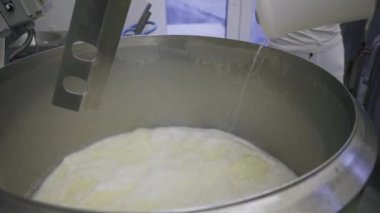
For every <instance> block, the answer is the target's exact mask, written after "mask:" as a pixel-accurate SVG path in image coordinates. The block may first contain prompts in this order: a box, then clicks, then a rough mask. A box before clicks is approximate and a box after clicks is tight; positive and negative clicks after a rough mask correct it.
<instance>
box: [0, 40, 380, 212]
mask: <svg viewBox="0 0 380 213" xmlns="http://www.w3.org/2000/svg"><path fill="white" fill-rule="evenodd" d="M257 50H258V46H256V45H252V44H248V43H244V42H239V41H232V40H225V39H213V38H204V37H187V36H158V37H133V38H127V39H124V40H122V41H121V43H120V47H119V50H118V53H117V56H116V58H115V62H114V63H115V64H114V67H113V70H112V74H111V76H110V79H109V81H108V85H107V90H106V92H105V95H104V97H103V101H102V105H101V106H100V108H99V109H97V110H88V109H84V110H81V111H80V112H72V111H69V110H66V109H62V108H59V107H56V106H53V105H52V104H51V101H52V96H53V90H54V87H55V82H56V76H57V73H58V69H59V65H60V62H61V57H62V53H63V48H58V49H55V50H52V51H48V52H44V53H41V54H39V55H35V56H32V57H29V58H26V59H23V60H20V61H19V62H17V63H14V64H11V65H9V66H6V67H4V68H2V69H1V70H0V119H1V122H0V212H8V213H13V212H15V213H19V212H23V213H72V212H82V211H75V210H71V209H67V208H60V207H56V206H52V205H46V204H43V203H38V202H34V201H32V200H30V199H28V198H27V197H26V196H28V193H30V191H31V190H32V188H33V186H35V184H37V183H38V181H39V180H40V179H41V178H42V177H44V175H46V174H47V172H48V171H50V169H51V168H52V167H53V166H54V165H56V164H57V163H59V162H60V160H62V158H63V157H64V156H65V155H67V154H69V153H71V152H73V151H76V150H78V149H80V148H83V147H85V146H88V145H89V144H91V143H93V142H95V141H99V140H101V139H103V138H105V137H109V136H111V135H115V134H119V133H123V132H127V131H130V130H133V129H135V128H138V127H156V126H190V127H198V128H216V129H221V130H224V131H231V132H232V133H233V134H235V135H237V136H240V137H242V138H244V139H247V140H249V141H254V142H255V144H256V145H257V146H259V147H260V148H262V149H263V150H265V151H267V152H268V153H270V154H271V155H273V156H274V157H276V158H278V159H279V160H281V161H282V162H283V163H284V164H285V165H287V166H288V167H289V168H290V169H292V170H293V171H295V172H296V174H297V175H298V176H299V178H298V179H296V180H295V181H293V182H290V183H288V184H286V185H282V186H279V187H278V188H276V189H273V190H271V191H269V192H265V193H263V194H261V195H259V196H257V195H256V196H252V197H250V198H242V199H240V200H231V201H230V202H228V203H220V204H219V205H217V206H203V207H194V208H193V209H191V210H197V211H198V210H199V211H204V212H208V211H216V212H220V213H221V212H223V213H224V212H226V213H227V212H337V211H340V210H342V209H343V208H344V207H345V206H346V205H347V204H348V203H349V202H350V201H351V200H352V199H354V197H355V196H356V195H358V194H359V193H360V191H361V189H362V188H363V187H364V185H365V183H366V181H367V179H368V177H369V175H370V173H371V170H372V168H373V166H374V163H375V158H376V151H377V148H376V138H375V134H374V131H373V128H372V125H371V124H370V123H369V121H368V119H367V117H366V116H365V114H364V113H363V111H362V109H361V107H360V106H359V105H357V104H356V102H355V101H354V100H353V99H352V97H351V96H350V94H349V93H348V92H347V90H346V89H345V88H344V87H343V86H342V85H341V84H340V83H339V82H338V81H337V80H335V79H334V78H333V77H332V76H330V75H329V74H327V73H326V72H325V71H323V70H321V68H319V67H317V66H315V65H313V64H311V63H309V62H307V61H304V60H302V59H300V58H297V57H295V56H292V55H289V54H286V53H283V52H280V51H277V50H274V49H270V48H264V49H263V50H262V51H261V53H260V55H259V57H258V59H257V64H256V66H255V68H254V70H253V73H252V75H250V79H249V82H248V85H247V90H246V92H245V94H244V95H243V96H241V91H242V86H243V84H244V81H245V79H246V77H247V76H248V75H247V74H248V72H249V71H250V67H251V63H252V59H253V57H254V56H255V54H256V52H257ZM240 97H243V100H242V102H241V108H240V110H239V112H238V113H235V111H236V109H237V108H236V107H237V104H238V103H239V99H240ZM235 115H236V116H237V118H236V122H234V120H235V119H234V118H235Z"/></svg>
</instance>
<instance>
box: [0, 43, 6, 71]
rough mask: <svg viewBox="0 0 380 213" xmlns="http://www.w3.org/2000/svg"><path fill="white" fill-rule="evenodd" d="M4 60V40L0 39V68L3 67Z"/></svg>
mask: <svg viewBox="0 0 380 213" xmlns="http://www.w3.org/2000/svg"><path fill="white" fill-rule="evenodd" d="M4 60H5V38H1V37H0V68H1V67H3V66H4V64H5V63H4Z"/></svg>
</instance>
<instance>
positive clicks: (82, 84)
mask: <svg viewBox="0 0 380 213" xmlns="http://www.w3.org/2000/svg"><path fill="white" fill-rule="evenodd" d="M62 84H63V88H64V89H65V90H66V91H67V92H70V93H73V94H77V95H84V94H85V93H86V92H87V91H88V83H87V81H85V80H83V79H81V78H78V77H75V76H66V77H65V78H64V79H63V82H62Z"/></svg>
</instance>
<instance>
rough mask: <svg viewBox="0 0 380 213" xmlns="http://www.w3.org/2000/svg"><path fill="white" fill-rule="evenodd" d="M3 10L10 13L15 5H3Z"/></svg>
mask: <svg viewBox="0 0 380 213" xmlns="http://www.w3.org/2000/svg"><path fill="white" fill-rule="evenodd" d="M4 8H5V10H6V11H8V12H11V11H13V10H14V9H15V5H14V4H13V3H12V2H8V3H5V4H4Z"/></svg>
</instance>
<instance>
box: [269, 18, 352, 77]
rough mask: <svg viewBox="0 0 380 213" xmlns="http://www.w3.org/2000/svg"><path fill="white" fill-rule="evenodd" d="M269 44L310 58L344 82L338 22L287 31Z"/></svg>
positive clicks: (341, 42)
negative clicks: (292, 31)
mask: <svg viewBox="0 0 380 213" xmlns="http://www.w3.org/2000/svg"><path fill="white" fill-rule="evenodd" d="M269 46H271V47H274V48H276V49H280V50H283V51H286V52H289V53H291V54H294V55H297V56H299V57H302V58H304V59H306V60H309V61H311V62H313V63H314V64H316V65H318V66H320V67H322V68H323V69H325V70H326V71H328V72H329V73H330V74H332V75H333V76H334V77H335V78H337V79H338V80H339V81H341V82H343V75H344V46H343V39H342V35H341V30H340V27H339V25H338V24H335V25H329V26H323V27H317V28H314V29H311V30H302V31H298V32H294V33H287V34H286V36H284V37H281V38H272V39H271V42H270V44H269Z"/></svg>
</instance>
